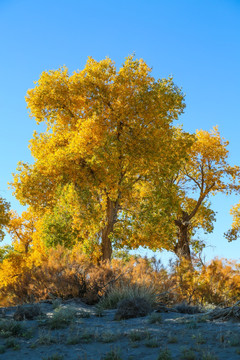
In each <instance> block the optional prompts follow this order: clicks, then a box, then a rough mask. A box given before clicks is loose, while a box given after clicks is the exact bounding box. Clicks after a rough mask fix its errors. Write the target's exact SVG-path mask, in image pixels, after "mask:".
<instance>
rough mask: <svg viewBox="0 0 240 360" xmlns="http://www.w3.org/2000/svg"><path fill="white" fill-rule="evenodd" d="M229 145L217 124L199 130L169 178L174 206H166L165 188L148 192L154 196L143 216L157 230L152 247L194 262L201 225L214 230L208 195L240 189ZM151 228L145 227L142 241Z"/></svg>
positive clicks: (146, 225)
mask: <svg viewBox="0 0 240 360" xmlns="http://www.w3.org/2000/svg"><path fill="white" fill-rule="evenodd" d="M181 136H182V135H181ZM227 146H228V141H225V140H224V139H223V138H221V136H220V133H219V131H218V128H217V127H215V128H213V130H212V131H210V132H208V131H203V130H199V131H196V137H195V142H194V143H193V144H192V146H191V148H190V149H189V156H188V158H187V160H186V161H185V162H183V164H182V166H181V168H180V169H179V172H178V173H177V175H176V176H173V177H172V178H169V184H171V185H172V191H170V192H169V194H172V195H171V196H172V201H171V202H170V204H171V207H168V208H166V206H165V205H164V201H165V199H166V197H167V196H168V195H167V194H166V195H165V197H164V196H163V190H162V189H161V192H160V189H159V188H158V187H153V189H152V192H151V191H150V192H149V194H151V196H149V197H148V198H147V199H145V200H144V201H145V202H144V203H143V204H142V212H141V216H142V217H144V223H145V227H146V228H149V229H151V230H150V231H152V232H153V233H154V234H153V235H152V242H151V247H152V248H155V249H156V248H165V249H167V250H170V251H172V252H174V253H175V254H176V255H177V256H178V258H179V259H180V260H182V259H185V260H187V261H191V251H190V248H191V247H192V248H193V250H195V251H196V252H197V251H199V250H200V249H201V248H202V247H203V246H204V243H202V242H200V241H198V240H196V239H194V235H195V233H196V231H197V229H200V228H201V229H203V230H204V231H205V232H206V233H210V232H212V231H213V222H214V221H215V212H214V211H213V210H212V209H211V208H210V205H211V204H210V202H209V201H208V200H209V197H210V196H211V195H215V194H217V193H224V194H226V195H228V194H230V193H232V192H233V191H236V192H238V191H239V188H240V187H239V176H240V168H239V167H238V166H230V165H229V164H228V161H227V160H228V150H227ZM159 194H160V196H159ZM142 222H143V221H142ZM153 229H154V231H153ZM150 231H148V232H146V231H145V232H144V231H143V230H142V232H143V233H145V235H144V238H143V239H142V243H143V244H144V243H145V237H147V236H149V235H150V234H149V233H150Z"/></svg>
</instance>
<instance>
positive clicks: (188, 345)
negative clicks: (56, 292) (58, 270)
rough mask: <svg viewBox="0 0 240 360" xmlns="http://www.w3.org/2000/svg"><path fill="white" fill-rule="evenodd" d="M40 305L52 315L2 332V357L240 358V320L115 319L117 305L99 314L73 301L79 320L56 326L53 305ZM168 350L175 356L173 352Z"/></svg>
mask: <svg viewBox="0 0 240 360" xmlns="http://www.w3.org/2000/svg"><path fill="white" fill-rule="evenodd" d="M40 306H41V310H42V312H43V313H44V314H45V315H46V317H42V319H41V320H39V319H38V320H24V321H21V322H20V323H21V324H23V326H24V327H25V330H26V331H25V333H23V334H22V335H21V336H14V337H12V336H10V337H8V336H7V335H8V334H6V333H1V332H0V352H1V353H0V359H4V360H10V359H14V360H20V359H21V360H22V359H27V360H33V359H34V360H35V359H37V360H42V359H44V360H65V359H67V360H98V359H107V360H111V359H112V360H120V359H122V360H130V359H138V360H140V359H141V360H143V359H145V360H158V359H159V360H169V359H186V360H195V359H196V360H198V359H202V360H214V359H219V360H220V359H225V360H231V359H240V323H236V322H235V323H234V322H230V321H227V322H221V321H211V322H210V321H208V320H206V316H204V315H198V314H197V315H188V314H180V313H174V312H169V313H161V318H162V321H161V320H160V322H158V323H153V324H152V323H150V321H151V315H149V316H146V317H142V318H135V319H129V320H122V321H115V320H114V314H115V312H116V310H105V311H104V313H103V316H102V317H99V316H96V310H95V307H94V306H87V305H85V304H83V303H81V302H80V301H74V300H73V301H68V302H65V303H64V302H63V303H62V304H61V306H62V307H64V308H67V309H70V310H73V309H74V310H76V311H77V313H76V316H75V317H74V321H72V323H71V324H68V325H67V326H66V327H65V328H62V329H54V330H52V329H51V328H49V325H48V324H47V319H49V318H51V317H52V315H53V306H52V304H50V303H41V304H40ZM15 310H16V308H14V307H9V308H5V314H3V315H0V316H2V317H3V318H2V319H0V324H1V322H2V321H5V322H6V321H8V322H11V318H12V315H13V313H14V312H15ZM3 313H4V312H3ZM0 314H1V309H0ZM166 349H167V350H168V354H169V355H171V357H169V356H168V357H167V355H166ZM164 352H165V353H164ZM117 354H118V356H117ZM164 354H165V355H164Z"/></svg>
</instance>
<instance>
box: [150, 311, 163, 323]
mask: <svg viewBox="0 0 240 360" xmlns="http://www.w3.org/2000/svg"><path fill="white" fill-rule="evenodd" d="M162 321H163V320H162V316H161V314H159V313H152V314H150V316H149V318H148V322H149V324H161V323H162Z"/></svg>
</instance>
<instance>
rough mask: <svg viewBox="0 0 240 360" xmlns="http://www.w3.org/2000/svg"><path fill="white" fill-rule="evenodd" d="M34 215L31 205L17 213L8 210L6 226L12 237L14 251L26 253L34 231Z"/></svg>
mask: <svg viewBox="0 0 240 360" xmlns="http://www.w3.org/2000/svg"><path fill="white" fill-rule="evenodd" d="M36 220H37V218H36V215H35V214H34V213H33V211H32V209H31V207H29V208H28V209H27V210H26V211H23V212H22V214H21V215H18V214H17V212H16V211H11V212H10V220H9V222H8V225H7V227H6V230H7V232H8V233H9V235H10V236H11V238H12V246H13V248H14V250H15V251H17V252H19V253H24V254H27V253H28V252H29V250H30V247H31V245H32V241H33V234H34V232H35V231H36Z"/></svg>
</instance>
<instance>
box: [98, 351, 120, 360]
mask: <svg viewBox="0 0 240 360" xmlns="http://www.w3.org/2000/svg"><path fill="white" fill-rule="evenodd" d="M101 360H122V357H121V355H120V351H119V349H118V348H115V349H112V350H111V351H109V352H108V353H107V354H105V355H104V356H103V357H101Z"/></svg>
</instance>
